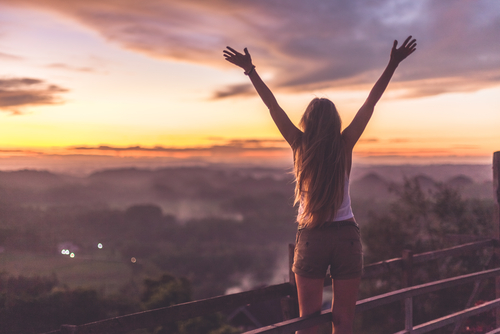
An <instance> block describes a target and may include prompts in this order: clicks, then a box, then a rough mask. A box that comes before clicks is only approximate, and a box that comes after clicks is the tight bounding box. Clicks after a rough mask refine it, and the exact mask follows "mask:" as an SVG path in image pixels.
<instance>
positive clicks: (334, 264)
mask: <svg viewBox="0 0 500 334" xmlns="http://www.w3.org/2000/svg"><path fill="white" fill-rule="evenodd" d="M397 45H398V42H397V41H394V44H393V46H392V50H391V55H390V60H389V64H388V65H387V67H386V68H385V70H384V72H383V73H382V75H381V77H380V78H379V79H378V81H377V82H376V83H375V85H374V86H373V88H372V90H371V91H370V94H369V95H368V98H367V99H366V101H365V103H364V104H363V105H362V106H361V108H360V109H359V111H358V112H357V113H356V116H355V117H354V119H353V120H352V122H351V124H349V126H348V127H346V128H345V129H344V131H341V121H340V116H339V114H338V112H337V110H336V108H335V105H334V104H333V103H332V102H331V101H330V100H328V99H318V98H315V99H313V100H312V101H311V102H310V103H309V106H308V107H307V109H306V111H305V112H304V115H303V116H302V119H301V121H300V124H299V125H300V127H301V128H302V130H300V129H299V128H297V127H296V126H295V125H294V124H293V123H292V122H291V121H290V119H289V118H288V116H287V114H286V113H285V111H284V110H283V109H281V107H280V106H279V104H278V102H277V101H276V99H275V97H274V95H273V93H272V92H271V91H270V90H269V88H268V87H267V86H266V84H264V82H263V81H262V79H261V78H260V77H259V75H258V74H257V71H256V70H255V66H254V65H253V63H252V59H251V57H250V54H249V53H248V50H247V49H246V48H245V49H244V54H242V53H239V52H237V51H236V50H234V49H232V48H230V47H227V50H224V57H225V58H226V60H227V61H229V62H230V63H232V64H234V65H236V66H239V67H241V68H242V69H243V70H244V71H245V74H246V75H248V77H249V78H250V80H251V81H252V84H253V86H254V87H255V89H256V90H257V93H258V94H259V96H260V97H261V99H262V101H263V102H264V103H265V105H266V106H267V107H268V108H269V111H270V113H271V117H272V118H273V120H274V122H275V123H276V125H277V127H278V129H279V131H280V132H281V134H282V135H283V137H284V138H285V140H286V141H287V142H288V144H289V145H290V146H291V148H292V150H293V153H294V169H295V177H296V187H295V203H297V202H299V203H300V206H299V213H298V217H297V221H298V223H299V228H298V232H297V241H296V247H295V256H294V263H293V268H292V269H293V272H294V273H295V279H296V283H297V294H298V302H299V309H300V316H301V317H302V316H306V315H310V314H313V313H315V312H319V311H320V310H321V304H322V295H323V282H324V278H325V275H326V271H327V268H328V266H330V275H331V276H332V279H333V283H332V284H333V287H332V288H333V296H334V298H333V302H332V321H333V332H334V333H337V334H344V333H352V327H353V320H354V310H355V306H356V299H357V294H358V288H359V283H360V279H361V273H362V253H361V242H360V237H359V228H358V225H357V223H356V221H355V219H354V215H353V213H352V210H351V204H350V197H349V175H350V171H351V165H352V150H353V148H354V145H355V144H356V142H357V141H358V139H359V137H360V136H361V134H362V133H363V131H364V129H365V127H366V125H367V124H368V121H369V120H370V118H371V116H372V114H373V110H374V107H375V105H376V104H377V102H378V100H379V99H380V97H381V96H382V94H383V93H384V91H385V89H386V88H387V85H388V84H389V81H390V80H391V78H392V75H393V74H394V72H395V70H396V68H397V67H398V65H399V63H400V62H401V61H403V60H404V59H405V58H406V57H408V56H409V55H410V54H412V53H413V52H414V51H415V49H416V45H417V44H416V40H415V39H413V40H412V37H411V36H409V37H408V38H407V39H406V40H405V42H404V43H403V45H402V46H401V47H400V48H398V47H397ZM315 332H316V327H312V328H308V329H305V330H301V331H299V332H298V333H301V334H305V333H315Z"/></svg>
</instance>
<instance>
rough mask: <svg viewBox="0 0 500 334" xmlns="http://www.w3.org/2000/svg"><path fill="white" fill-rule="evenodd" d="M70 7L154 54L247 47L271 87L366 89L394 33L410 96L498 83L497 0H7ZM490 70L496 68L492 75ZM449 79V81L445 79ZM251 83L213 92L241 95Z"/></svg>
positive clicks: (208, 54) (218, 56)
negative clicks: (404, 50) (408, 43)
mask: <svg viewBox="0 0 500 334" xmlns="http://www.w3.org/2000/svg"><path fill="white" fill-rule="evenodd" d="M0 4H9V5H13V6H28V7H32V8H41V9H43V10H50V11H53V12H55V13H57V14H58V15H64V16H65V17H67V18H68V17H69V18H71V19H73V20H74V21H76V22H78V23H79V24H82V25H85V26H86V27H89V28H91V29H93V30H94V31H96V32H97V33H99V34H100V35H101V36H103V38H105V39H107V40H109V41H110V42H112V43H115V44H117V45H119V46H121V47H123V48H125V49H128V50H132V51H134V52H139V53H142V54H146V55H148V56H150V57H155V58H161V59H169V60H176V61H183V62H193V63H197V64H202V65H206V66H212V67H220V68H226V69H227V68H230V67H229V66H231V65H229V64H227V63H226V62H224V60H223V57H222V49H223V48H224V47H225V46H226V45H230V46H232V47H234V48H236V49H238V50H241V49H242V48H243V47H248V48H249V50H250V52H251V54H252V57H253V59H254V62H255V64H256V65H257V68H258V70H259V71H260V70H262V71H265V72H268V73H270V74H272V75H273V78H274V79H273V80H270V81H269V84H270V85H271V86H272V87H273V89H274V90H279V91H287V92H302V91H309V90H313V89H324V88H327V87H343V88H344V89H345V88H349V87H350V88H353V89H359V88H360V87H361V88H363V89H367V88H368V87H369V86H368V85H371V84H373V82H374V81H375V80H376V79H377V77H378V76H379V75H380V73H381V71H382V69H383V67H384V65H385V64H386V63H387V61H388V57H389V52H390V47H391V45H392V40H393V39H399V40H400V41H402V40H403V39H404V38H405V37H406V36H407V35H409V34H412V35H414V36H415V37H416V38H417V39H418V47H417V52H416V53H415V54H414V55H412V56H411V58H410V59H408V60H406V61H405V63H404V64H402V66H401V68H400V69H399V70H398V73H397V75H396V76H395V78H394V81H395V82H398V81H399V82H401V83H411V85H408V86H407V87H405V89H406V90H407V92H406V95H405V96H409V97H418V96H429V95H436V94H442V93H446V92H450V91H471V90H478V89H482V88H486V87H489V86H492V85H498V74H499V72H498V69H499V68H500V52H499V50H498V45H499V38H498V31H500V2H498V1H489V0H477V1H469V0H441V1H433V0H420V1H413V0H376V1H365V0H350V1H341V0H333V1H325V0H309V1H303V0H289V1H286V2H283V1H281V0H267V1H234V0H214V1H205V0H191V1H174V0H163V1H159V0H143V1H136V0H122V1H115V0H72V1H60V0H0ZM492 73H493V75H492ZM443 80H445V81H446V86H443V85H442V82H443ZM247 93H248V91H247V89H246V88H245V87H244V86H241V85H240V86H234V85H233V86H228V87H225V88H221V89H217V90H216V92H215V93H214V98H225V97H229V96H235V95H244V94H247Z"/></svg>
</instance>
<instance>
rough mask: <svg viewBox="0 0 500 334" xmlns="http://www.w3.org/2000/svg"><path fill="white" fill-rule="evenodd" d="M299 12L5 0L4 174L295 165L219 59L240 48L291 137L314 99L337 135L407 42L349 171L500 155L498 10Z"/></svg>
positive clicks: (334, 6) (1, 43)
mask: <svg viewBox="0 0 500 334" xmlns="http://www.w3.org/2000/svg"><path fill="white" fill-rule="evenodd" d="M445 3H447V1H445ZM304 6H306V5H305V4H303V3H302V2H300V1H298V0H297V1H292V2H290V4H289V6H283V5H278V3H277V2H276V3H275V2H274V1H269V2H267V3H266V4H257V3H243V2H242V3H234V2H231V1H228V0H224V1H220V2H218V3H217V5H214V4H212V5H209V4H207V3H205V2H203V1H201V0H200V1H193V2H192V3H191V4H190V5H187V4H180V3H178V2H173V1H169V0H164V1H162V2H155V3H153V2H149V1H144V2H141V4H140V5H138V4H137V3H136V2H134V1H123V2H121V3H120V4H115V3H114V2H108V1H80V0H76V1H72V2H69V3H62V2H59V1H56V0H41V1H34V0H16V1H14V0H0V8H2V11H1V13H0V29H1V30H0V33H1V34H0V63H1V64H2V65H3V71H2V72H3V73H2V75H0V110H1V111H2V112H0V160H1V161H6V160H5V159H10V158H12V159H14V160H15V159H18V158H19V157H22V156H27V157H34V156H45V157H48V156H57V157H63V156H74V155H81V156H82V157H85V156H89V155H95V156H109V157H135V158H138V159H139V158H144V157H147V158H152V157H158V158H165V157H170V158H176V159H184V158H185V159H189V158H200V159H203V157H205V158H207V159H212V158H217V157H222V156H223V157H224V159H226V160H227V161H231V159H232V160H234V161H236V162H238V161H240V162H245V161H247V159H248V161H251V158H252V157H254V158H255V159H257V160H259V161H266V159H267V160H269V161H278V160H279V161H290V157H291V155H290V152H289V149H288V148H287V147H286V144H285V143H284V142H283V140H282V139H281V136H280V134H279V132H278V130H277V129H276V127H275V126H274V124H273V123H272V120H271V118H270V117H269V115H268V112H267V110H266V108H265V106H264V105H263V104H262V102H261V101H260V100H259V98H258V97H257V96H256V94H255V92H254V91H253V90H252V88H251V87H250V86H249V85H248V84H249V81H248V78H246V77H245V76H244V75H243V74H242V71H241V70H239V69H237V68H234V67H232V66H231V65H230V64H227V63H226V62H225V61H224V59H223V57H222V49H223V48H224V47H225V46H226V45H231V46H233V47H235V48H237V49H242V48H243V47H244V46H247V47H248V48H249V50H250V52H251V53H252V57H253V59H254V63H255V64H256V65H257V69H258V70H259V73H260V74H261V75H262V76H263V77H264V78H265V80H266V81H267V82H268V84H269V86H270V87H271V89H272V90H273V91H274V92H275V93H276V96H277V98H278V100H279V101H280V104H281V105H282V107H283V108H284V109H285V110H286V111H287V112H288V114H289V115H290V118H291V119H292V120H293V121H294V122H295V123H298V120H299V119H300V115H301V113H302V111H303V110H304V108H305V106H306V105H307V103H308V102H309V100H310V99H311V98H313V97H315V96H325V97H329V98H331V99H332V100H333V101H334V102H335V104H336V105H337V107H338V109H339V111H340V113H341V116H342V118H343V124H344V126H346V125H347V124H348V123H349V121H350V120H351V119H352V117H353V116H354V114H355V112H356V110H357V108H359V106H360V105H361V104H362V103H363V101H364V99H365V98H366V96H367V94H368V91H369V89H370V88H371V86H372V84H373V83H374V81H375V80H376V78H377V77H378V76H379V75H380V73H381V72H382V70H383V68H384V66H385V65H386V62H387V60H388V55H389V50H390V46H391V44H392V39H394V38H397V39H399V40H402V39H404V38H405V37H406V35H408V34H413V35H414V36H415V37H416V38H417V40H418V47H417V52H416V53H415V54H414V55H412V56H411V57H410V58H409V59H408V60H406V61H405V62H403V63H402V64H401V65H400V68H399V69H398V71H397V73H396V76H395V78H394V80H393V82H392V83H391V85H390V86H389V88H388V91H387V92H386V94H385V96H384V97H383V98H382V100H381V101H380V103H379V105H378V106H377V108H376V111H375V114H374V117H373V120H372V121H371V123H370V124H369V126H368V128H367V130H366V132H365V134H364V135H363V137H362V139H361V141H360V143H359V144H358V146H357V147H356V150H355V159H357V160H356V161H358V162H366V163H370V162H372V163H391V161H392V162H395V161H400V162H403V163H404V162H407V161H413V162H416V163H419V161H420V162H421V161H428V162H430V163H432V162H436V163H441V162H450V163H463V162H466V163H472V162H476V163H479V162H480V163H484V162H485V161H489V160H488V159H489V157H491V154H492V152H494V151H498V150H499V149H500V131H498V130H497V129H498V128H499V126H500V112H499V110H498V107H499V106H500V98H499V97H500V80H499V78H500V70H499V68H500V66H499V65H500V54H499V53H498V45H499V44H498V42H499V41H498V36H497V33H496V30H495V24H494V22H496V21H495V20H498V19H499V17H500V14H499V13H500V10H497V9H500V5H499V4H496V3H490V2H487V1H478V2H474V3H469V2H467V1H458V2H455V3H454V5H453V6H452V8H451V7H449V6H448V7H446V6H445V5H444V4H436V3H435V2H432V1H422V2H419V3H418V4H416V3H406V2H405V3H404V4H399V5H397V6H396V5H394V4H393V2H392V1H389V0H388V1H387V3H385V5H382V6H379V7H377V8H376V9H375V8H368V7H366V8H364V7H363V6H370V5H368V4H364V2H362V1H359V2H358V1H354V2H353V3H352V4H349V5H348V4H345V3H343V2H338V1H335V2H328V4H327V3H326V2H324V1H322V0H315V1H312V2H310V3H309V4H307V6H306V7H304ZM445 7H446V8H445ZM321 8H323V9H321ZM257 13H258V14H260V15H255V14H257ZM409 13H412V14H411V15H410V14H409ZM329 15H330V16H329ZM104 18H105V19H104ZM335 18H336V19H337V20H334V19H335ZM312 19H314V20H313V21H314V23H312V22H313V21H311V20H312ZM249 20H250V21H249ZM252 20H254V21H252ZM424 20H427V21H426V22H424ZM249 22H251V23H249ZM429 22H433V24H426V23H429ZM368 24H369V25H370V26H369V27H368V26H367V25H368ZM227 26H230V27H231V29H227V28H226V27H227ZM327 28H328V29H327ZM394 31H397V36H396V35H395V33H394ZM249 32H252V33H251V34H249ZM252 145H253V146H252ZM419 159H420V160H419ZM226 160H224V161H226ZM16 161H17V160H16ZM7 165H8V164H7ZM2 168H5V167H2ZM2 168H0V169H2Z"/></svg>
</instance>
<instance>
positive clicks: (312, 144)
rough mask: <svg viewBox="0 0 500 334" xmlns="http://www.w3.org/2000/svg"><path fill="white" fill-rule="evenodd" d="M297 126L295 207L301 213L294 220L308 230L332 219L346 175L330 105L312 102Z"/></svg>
mask: <svg viewBox="0 0 500 334" xmlns="http://www.w3.org/2000/svg"><path fill="white" fill-rule="evenodd" d="M299 126H300V127H301V128H302V130H303V134H302V136H301V138H300V141H299V142H298V143H297V144H296V145H295V147H294V159H295V164H294V172H295V179H296V185H295V203H294V204H296V203H297V202H300V203H301V206H302V208H303V211H302V212H301V213H299V216H298V217H297V220H298V222H299V224H300V225H306V226H308V227H318V226H321V225H322V224H323V223H324V222H325V221H326V220H327V219H329V218H333V217H334V215H335V213H336V212H337V210H338V209H339V207H340V206H341V204H342V200H343V197H344V181H345V175H346V158H345V147H344V142H343V140H342V135H341V120H340V116H339V114H338V112H337V108H335V105H334V104H333V102H332V101H330V100H328V99H323V98H315V99H313V100H312V101H311V102H310V103H309V105H308V106H307V109H306V111H305V112H304V115H303V116H302V119H301V120H300V124H299Z"/></svg>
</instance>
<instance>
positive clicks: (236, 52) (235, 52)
mask: <svg viewBox="0 0 500 334" xmlns="http://www.w3.org/2000/svg"><path fill="white" fill-rule="evenodd" d="M226 47H227V48H228V49H229V50H231V51H232V52H233V53H234V54H237V55H240V54H241V53H239V52H238V51H236V50H235V49H233V48H232V47H230V46H226Z"/></svg>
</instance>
